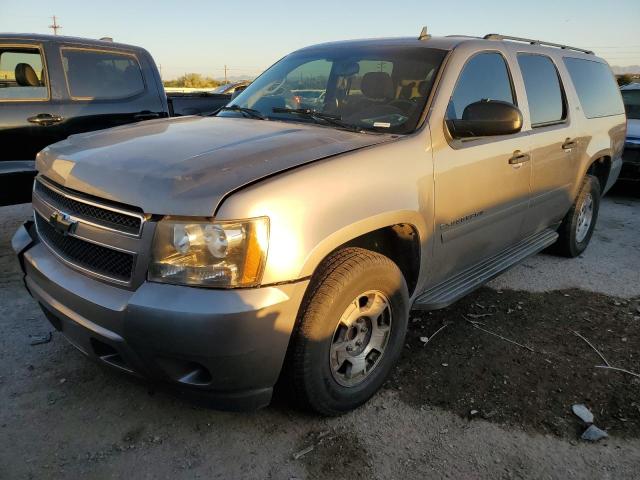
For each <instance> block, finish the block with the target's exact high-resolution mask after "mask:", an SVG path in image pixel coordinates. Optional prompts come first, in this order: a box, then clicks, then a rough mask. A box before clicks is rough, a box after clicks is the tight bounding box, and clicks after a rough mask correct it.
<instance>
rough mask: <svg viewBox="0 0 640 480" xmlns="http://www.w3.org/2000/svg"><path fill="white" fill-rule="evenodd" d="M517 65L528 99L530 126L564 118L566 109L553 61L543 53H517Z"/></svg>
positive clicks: (547, 123)
mask: <svg viewBox="0 0 640 480" xmlns="http://www.w3.org/2000/svg"><path fill="white" fill-rule="evenodd" d="M518 65H520V71H521V72H522V77H523V79H524V88H525V91H526V92H527V100H528V101H529V112H530V114H531V126H532V127H534V128H535V127H540V126H544V125H549V124H553V123H558V122H561V121H562V120H564V119H565V118H566V115H567V112H566V110H567V109H566V107H565V102H564V98H563V92H562V86H561V85H560V77H559V76H558V71H557V70H556V67H555V65H554V64H553V61H551V59H550V58H549V57H546V56H544V55H532V54H525V53H519V54H518Z"/></svg>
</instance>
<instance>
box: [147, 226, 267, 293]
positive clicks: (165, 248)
mask: <svg viewBox="0 0 640 480" xmlns="http://www.w3.org/2000/svg"><path fill="white" fill-rule="evenodd" d="M268 242H269V219H268V218H267V217H259V218H252V219H248V220H238V221H220V222H218V221H212V220H206V219H202V220H200V219H198V220H195V219H182V218H175V217H166V218H165V219H163V220H161V221H160V222H159V223H158V226H157V228H156V233H155V237H154V239H153V249H152V253H151V264H150V267H149V280H151V281H154V282H163V283H175V284H182V285H199V286H203V287H253V286H256V285H258V284H259V283H260V280H261V277H262V271H263V269H264V264H265V261H266V258H267V245H268Z"/></svg>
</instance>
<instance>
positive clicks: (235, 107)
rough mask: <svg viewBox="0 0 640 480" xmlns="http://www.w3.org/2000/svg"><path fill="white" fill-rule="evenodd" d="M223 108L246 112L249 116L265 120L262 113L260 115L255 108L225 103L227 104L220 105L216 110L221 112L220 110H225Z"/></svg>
mask: <svg viewBox="0 0 640 480" xmlns="http://www.w3.org/2000/svg"><path fill="white" fill-rule="evenodd" d="M225 110H226V111H229V112H241V113H246V114H247V115H249V116H250V117H251V118H257V119H258V120H266V117H265V116H264V115H262V113H260V111H259V110H256V109H254V108H246V107H239V106H238V105H227V106H224V107H222V108H221V109H220V110H218V111H219V112H222V111H225Z"/></svg>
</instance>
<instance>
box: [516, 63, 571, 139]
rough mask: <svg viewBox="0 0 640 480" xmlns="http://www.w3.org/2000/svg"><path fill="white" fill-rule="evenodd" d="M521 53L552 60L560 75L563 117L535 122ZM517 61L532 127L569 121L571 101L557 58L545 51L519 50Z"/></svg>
mask: <svg viewBox="0 0 640 480" xmlns="http://www.w3.org/2000/svg"><path fill="white" fill-rule="evenodd" d="M521 55H523V56H524V55H529V56H538V57H545V58H547V59H549V60H550V61H551V65H553V68H554V69H555V71H556V76H557V77H558V84H559V85H560V96H561V98H562V115H563V118H561V119H560V120H551V121H549V122H541V123H533V122H532V119H533V118H532V115H531V103H530V102H529V94H528V93H527V84H526V82H525V80H524V72H523V71H522V67H521V66H520V62H519V61H518V57H520V56H521ZM516 63H517V64H518V68H519V69H520V75H521V76H522V86H523V87H524V93H525V94H526V95H527V108H528V110H529V123H530V124H531V129H532V130H533V129H536V128H544V127H551V126H553V125H562V124H565V123H569V102H568V99H567V92H566V90H565V88H564V82H563V80H562V76H561V75H560V70H558V65H557V64H556V62H555V60H554V59H553V58H552V57H550V56H549V55H546V54H544V53H538V52H527V51H518V52H516Z"/></svg>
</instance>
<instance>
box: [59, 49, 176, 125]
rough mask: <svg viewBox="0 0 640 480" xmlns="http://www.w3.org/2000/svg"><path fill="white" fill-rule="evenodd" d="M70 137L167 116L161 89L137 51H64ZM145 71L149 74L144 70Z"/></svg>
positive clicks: (61, 52) (63, 70) (65, 108)
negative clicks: (146, 73) (160, 92)
mask: <svg viewBox="0 0 640 480" xmlns="http://www.w3.org/2000/svg"><path fill="white" fill-rule="evenodd" d="M60 59H61V62H62V65H61V67H62V68H61V70H62V74H63V77H64V80H63V81H64V90H65V91H64V94H65V95H66V97H67V100H66V101H65V107H64V110H65V122H64V128H65V132H66V134H67V135H71V134H74V133H81V132H87V131H93V130H100V129H104V128H110V127H115V126H118V125H124V124H127V123H133V122H137V121H141V120H148V119H153V118H160V117H162V116H166V111H165V108H164V105H163V103H162V101H161V100H160V96H159V93H158V89H157V87H156V85H155V83H154V81H153V79H152V78H151V76H150V75H145V74H144V72H145V71H146V72H148V71H149V70H150V68H149V66H148V65H147V66H146V65H145V61H146V60H145V59H144V58H140V57H139V55H138V54H137V53H136V52H134V51H131V52H129V51H124V50H120V49H109V48H106V47H105V48H103V47H99V48H98V47H92V46H87V47H79V46H76V45H69V46H65V45H62V46H61V47H60ZM145 67H146V68H145Z"/></svg>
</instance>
